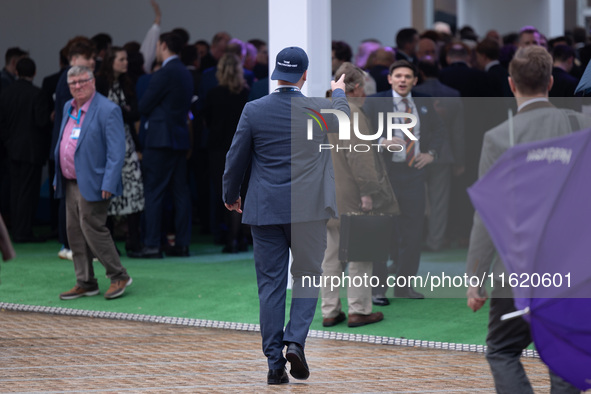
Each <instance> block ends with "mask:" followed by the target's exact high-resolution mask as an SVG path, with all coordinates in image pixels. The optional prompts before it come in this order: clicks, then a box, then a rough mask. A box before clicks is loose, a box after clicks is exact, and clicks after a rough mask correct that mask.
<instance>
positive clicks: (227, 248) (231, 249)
mask: <svg viewBox="0 0 591 394" xmlns="http://www.w3.org/2000/svg"><path fill="white" fill-rule="evenodd" d="M238 252H239V250H238V246H237V245H226V246H224V249H222V253H238Z"/></svg>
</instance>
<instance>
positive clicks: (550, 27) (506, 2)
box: [458, 0, 564, 38]
mask: <svg viewBox="0 0 591 394" xmlns="http://www.w3.org/2000/svg"><path fill="white" fill-rule="evenodd" d="M464 25H470V26H472V27H473V28H474V29H475V30H476V33H477V34H478V35H479V36H481V37H482V36H484V35H485V34H486V32H487V31H488V30H490V29H495V30H497V31H498V32H499V33H501V34H506V33H509V32H518V31H519V30H520V29H521V28H522V27H523V26H525V25H532V26H535V27H536V28H537V29H538V30H539V31H540V32H541V33H542V34H544V35H545V36H546V37H548V38H551V37H555V36H559V35H563V34H564V3H563V0H518V1H515V0H495V1H489V0H458V27H459V28H461V27H462V26H464Z"/></svg>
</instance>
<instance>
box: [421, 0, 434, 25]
mask: <svg viewBox="0 0 591 394" xmlns="http://www.w3.org/2000/svg"><path fill="white" fill-rule="evenodd" d="M423 7H424V9H423V18H424V23H425V30H428V29H431V28H432V27H433V22H434V18H435V6H434V0H424V6H423Z"/></svg>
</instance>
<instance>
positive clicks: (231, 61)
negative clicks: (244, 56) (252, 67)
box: [215, 53, 244, 94]
mask: <svg viewBox="0 0 591 394" xmlns="http://www.w3.org/2000/svg"><path fill="white" fill-rule="evenodd" d="M215 76H216V78H217V79H218V82H219V84H220V86H225V87H227V88H228V90H230V93H232V94H238V93H240V92H241V91H242V89H244V70H242V62H241V61H240V58H239V57H238V56H236V55H234V54H232V53H226V54H224V55H223V56H222V58H221V59H220V61H219V62H218V66H217V72H216V74H215Z"/></svg>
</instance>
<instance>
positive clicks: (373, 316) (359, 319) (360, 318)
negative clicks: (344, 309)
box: [347, 312, 384, 327]
mask: <svg viewBox="0 0 591 394" xmlns="http://www.w3.org/2000/svg"><path fill="white" fill-rule="evenodd" d="M383 319H384V314H383V313H382V312H374V313H370V314H369V315H360V314H357V313H350V314H349V323H348V324H347V325H348V326H349V327H361V326H365V325H366V324H371V323H377V322H379V321H382V320H383Z"/></svg>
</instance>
